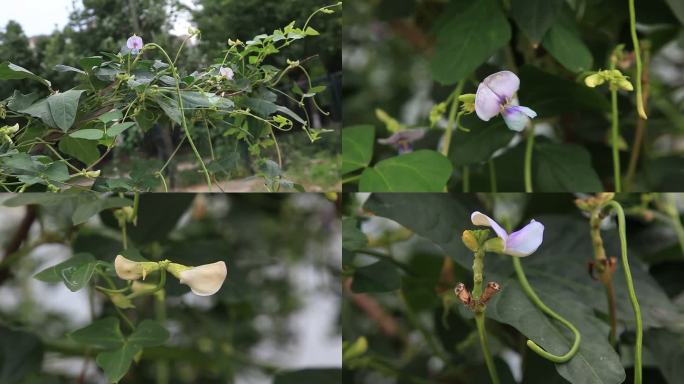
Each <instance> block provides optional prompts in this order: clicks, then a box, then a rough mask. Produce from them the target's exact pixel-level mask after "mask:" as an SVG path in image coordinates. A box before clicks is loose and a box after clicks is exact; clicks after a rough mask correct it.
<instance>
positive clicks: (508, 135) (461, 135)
mask: <svg viewBox="0 0 684 384" xmlns="http://www.w3.org/2000/svg"><path fill="white" fill-rule="evenodd" d="M467 117H468V118H466V119H463V120H464V121H463V123H462V125H463V126H464V127H466V128H468V129H470V132H463V131H461V130H458V131H456V132H454V134H453V138H452V140H451V147H450V149H449V159H451V162H452V164H454V166H462V165H469V164H476V163H481V162H484V161H487V160H489V158H490V157H491V156H492V154H493V153H494V152H495V151H496V150H498V149H501V148H503V147H505V146H506V144H508V143H509V142H510V141H511V139H513V136H515V132H513V131H511V130H510V129H508V127H506V124H504V123H503V119H501V120H499V119H497V120H496V121H494V122H489V123H485V122H483V121H481V120H480V119H478V118H476V117H473V116H467Z"/></svg>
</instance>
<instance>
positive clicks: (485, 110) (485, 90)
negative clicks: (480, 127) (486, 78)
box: [475, 82, 502, 121]
mask: <svg viewBox="0 0 684 384" xmlns="http://www.w3.org/2000/svg"><path fill="white" fill-rule="evenodd" d="M501 105H502V103H501V99H500V98H499V96H498V95H497V94H496V93H494V92H493V91H492V90H491V89H489V87H487V86H486V85H485V84H484V82H482V83H480V85H478V86H477V93H476V94H475V113H477V117H479V118H480V119H481V120H483V121H489V119H491V118H492V117H494V116H496V115H498V114H499V111H500V110H501Z"/></svg>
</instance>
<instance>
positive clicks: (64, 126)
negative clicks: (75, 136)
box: [47, 89, 85, 132]
mask: <svg viewBox="0 0 684 384" xmlns="http://www.w3.org/2000/svg"><path fill="white" fill-rule="evenodd" d="M83 92H85V91H84V90H75V89H72V90H69V91H66V92H62V93H57V94H54V95H51V96H50V97H48V98H47V103H48V106H49V107H50V114H51V115H52V119H53V120H54V121H55V123H56V124H57V127H59V128H60V129H61V130H62V131H64V132H66V131H68V130H69V128H71V126H72V125H73V124H74V121H75V120H76V111H77V110H78V100H79V99H80V98H81V94H82V93H83Z"/></svg>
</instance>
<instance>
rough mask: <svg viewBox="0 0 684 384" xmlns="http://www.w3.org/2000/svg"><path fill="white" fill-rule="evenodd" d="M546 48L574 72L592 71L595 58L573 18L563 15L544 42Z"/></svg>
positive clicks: (547, 34)
mask: <svg viewBox="0 0 684 384" xmlns="http://www.w3.org/2000/svg"><path fill="white" fill-rule="evenodd" d="M542 45H543V46H544V48H545V49H546V50H547V51H548V52H549V53H550V54H551V56H553V57H554V58H555V59H556V60H558V62H559V63H561V64H562V65H563V66H564V67H565V68H567V69H568V70H569V71H572V72H582V71H588V70H590V69H591V67H592V65H593V63H594V58H593V57H592V55H591V52H590V51H589V48H587V46H586V45H585V44H584V42H583V41H582V39H581V37H580V35H579V32H578V31H577V26H576V25H575V21H574V19H573V18H572V17H570V16H566V15H561V17H559V22H556V23H554V24H553V25H552V26H551V29H549V31H548V32H547V33H546V36H545V37H544V40H543V41H542Z"/></svg>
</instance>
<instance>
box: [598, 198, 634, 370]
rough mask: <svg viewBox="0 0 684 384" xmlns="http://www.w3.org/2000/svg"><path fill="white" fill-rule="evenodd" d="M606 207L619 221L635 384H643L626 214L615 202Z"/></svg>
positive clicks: (609, 202)
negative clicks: (630, 314)
mask: <svg viewBox="0 0 684 384" xmlns="http://www.w3.org/2000/svg"><path fill="white" fill-rule="evenodd" d="M605 206H609V207H611V208H613V209H614V210H615V212H616V213H617V219H618V232H619V235H620V255H621V258H622V267H623V269H624V271H625V280H626V281H627V291H628V293H629V300H630V302H631V304H632V310H634V322H635V323H636V341H635V342H634V349H635V353H634V384H641V380H642V372H641V352H642V351H641V344H642V340H643V332H644V331H643V327H642V323H641V308H640V307H639V301H638V300H637V296H636V291H635V290H634V282H633V281H632V272H631V270H630V268H629V261H628V260H627V229H626V224H625V212H624V210H623V209H622V206H621V205H620V203H618V202H617V201H615V200H611V201H608V202H607V203H606V204H605Z"/></svg>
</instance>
